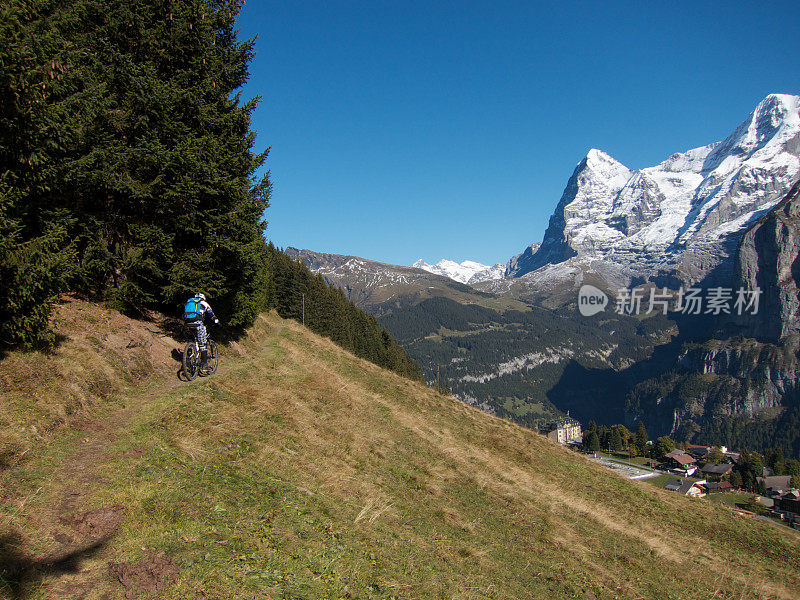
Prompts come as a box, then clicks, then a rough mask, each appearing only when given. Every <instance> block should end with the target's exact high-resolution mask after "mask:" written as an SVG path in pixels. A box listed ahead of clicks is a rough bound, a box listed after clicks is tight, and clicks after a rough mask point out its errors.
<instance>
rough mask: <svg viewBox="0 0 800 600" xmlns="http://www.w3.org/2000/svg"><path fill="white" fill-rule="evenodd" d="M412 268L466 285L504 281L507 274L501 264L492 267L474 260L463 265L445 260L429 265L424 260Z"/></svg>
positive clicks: (466, 261)
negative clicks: (494, 280) (496, 280)
mask: <svg viewBox="0 0 800 600" xmlns="http://www.w3.org/2000/svg"><path fill="white" fill-rule="evenodd" d="M411 266H412V267H414V268H416V269H422V270H423V271H428V273H434V274H436V275H443V276H444V277H449V278H450V279H454V280H455V281H459V282H461V283H466V284H473V283H480V282H482V281H491V280H493V279H502V278H503V276H504V275H505V272H506V266H505V265H502V264H500V263H497V264H495V265H493V266H491V267H490V266H488V265H482V264H481V263H478V262H475V261H472V260H465V261H464V262H462V263H457V262H455V261H453V260H447V259H445V258H443V259H442V260H440V261H439V262H438V263H436V264H435V265H429V264H428V263H426V262H425V261H424V260H422V259H420V260H418V261H417V262H415V263H414V264H413V265H411Z"/></svg>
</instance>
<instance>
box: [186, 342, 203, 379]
mask: <svg viewBox="0 0 800 600" xmlns="http://www.w3.org/2000/svg"><path fill="white" fill-rule="evenodd" d="M199 372H200V353H199V352H198V351H197V345H196V344H195V343H194V342H189V343H188V344H186V347H185V348H184V349H183V374H184V375H185V376H186V379H188V380H189V381H191V380H192V379H194V378H195V377H197V374H198V373H199Z"/></svg>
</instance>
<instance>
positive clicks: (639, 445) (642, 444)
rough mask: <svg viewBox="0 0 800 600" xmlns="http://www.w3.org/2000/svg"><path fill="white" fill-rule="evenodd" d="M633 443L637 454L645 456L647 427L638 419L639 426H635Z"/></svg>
mask: <svg viewBox="0 0 800 600" xmlns="http://www.w3.org/2000/svg"><path fill="white" fill-rule="evenodd" d="M634 443H635V445H636V452H637V453H638V454H639V456H645V455H646V453H647V429H645V426H644V423H643V422H642V421H639V426H638V427H637V428H636V436H635V438H634Z"/></svg>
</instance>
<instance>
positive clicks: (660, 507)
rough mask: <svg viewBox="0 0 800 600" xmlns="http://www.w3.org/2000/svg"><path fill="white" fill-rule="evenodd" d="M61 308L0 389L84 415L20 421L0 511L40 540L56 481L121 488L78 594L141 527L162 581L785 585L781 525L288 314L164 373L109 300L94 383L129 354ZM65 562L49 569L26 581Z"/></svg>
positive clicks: (785, 534) (383, 592) (756, 594)
mask: <svg viewBox="0 0 800 600" xmlns="http://www.w3.org/2000/svg"><path fill="white" fill-rule="evenodd" d="M69 310H71V311H72V312H71V313H69V314H71V315H72V317H70V318H71V319H72V320H69V319H65V321H64V324H65V327H66V329H65V331H66V332H67V333H68V336H69V337H68V340H67V341H66V342H65V343H64V344H63V345H62V349H61V350H60V351H59V352H60V353H58V354H56V355H55V356H54V357H42V356H39V355H14V356H12V357H11V358H10V359H7V361H4V362H3V363H0V381H2V382H3V384H2V385H4V386H6V387H5V388H4V389H5V390H7V391H8V390H11V391H13V392H14V393H15V394H20V393H21V390H23V389H24V390H25V392H24V393H27V394H31V393H33V392H36V393H38V394H39V400H37V401H28V402H27V403H26V402H25V401H24V399H23V400H20V397H21V396H19V395H18V396H16V397H15V398H12V399H11V400H8V399H7V398H6V397H4V401H3V402H2V410H3V411H5V412H3V413H1V414H2V415H6V416H5V417H3V418H8V419H12V420H13V419H16V421H15V423H16V424H20V423H22V422H23V420H24V419H25V418H28V417H25V415H26V414H27V413H26V410H32V411H33V413H32V414H33V416H31V417H30V419H31V420H32V422H41V419H42V418H54V417H52V415H53V414H56V415H58V411H57V408H56V407H58V406H64V405H65V403H67V402H69V401H70V398H73V397H76V395H80V394H83V395H84V396H83V398H85V401H84V403H83V404H82V405H81V408H80V411H82V412H81V415H82V416H81V419H83V420H84V421H86V422H88V423H94V424H97V425H98V426H99V427H100V429H99V430H98V431H91V430H88V431H80V432H77V433H76V432H75V431H74V428H73V429H68V428H64V427H60V428H58V427H57V428H56V429H53V430H52V431H51V432H49V433H45V434H44V435H45V436H46V438H47V439H48V441H49V443H48V444H47V445H44V444H41V443H39V444H32V443H31V442H30V439H29V438H27V437H25V436H27V435H28V434H24V435H22V434H20V435H21V437H20V439H19V440H18V443H20V444H23V445H24V444H26V443H27V444H29V445H28V448H29V449H30V451H29V452H28V453H27V455H26V459H25V460H24V461H21V462H17V463H16V464H15V466H14V468H13V469H12V470H11V471H10V473H13V475H14V477H16V478H17V480H16V482H15V481H14V480H13V479H11V478H6V479H5V480H4V481H5V484H6V486H7V491H6V493H5V498H6V505H5V508H4V510H3V515H4V517H5V519H6V523H7V526H8V527H11V528H12V529H13V530H15V531H17V532H20V533H21V535H22V537H23V538H24V539H25V540H26V542H25V543H26V544H27V547H28V548H35V549H36V551H38V552H46V551H48V548H52V545H53V541H52V538H49V537H48V535H49V533H48V527H49V525H48V523H51V522H53V521H55V520H57V518H56V517H57V512H56V513H53V508H52V507H54V506H58V505H59V502H62V501H63V498H64V497H65V496H66V497H69V493H70V490H71V489H76V488H79V489H80V490H82V491H81V493H82V494H83V495H82V496H81V498H80V500H81V502H82V503H84V505H85V506H86V507H98V506H107V505H122V506H125V507H126V508H127V512H126V521H125V522H124V523H123V525H122V527H121V528H120V530H119V531H118V532H117V533H116V535H115V537H114V538H113V540H112V541H111V542H110V543H109V545H108V546H107V547H105V548H104V549H103V551H102V552H101V553H99V554H98V555H96V556H93V557H87V558H86V559H85V561H84V563H83V564H84V565H85V567H86V568H88V569H89V571H87V573H90V574H91V573H94V575H93V576H94V577H96V579H95V580H93V581H94V584H95V587H94V588H93V589H94V590H96V591H93V592H91V593H88V595H87V596H86V598H87V600H91V599H92V598H100V597H101V594H102V593H106V592H108V593H117V592H118V591H119V590H118V589H117V591H115V588H114V582H113V581H109V580H108V579H107V577H106V576H105V575H103V573H105V571H104V565H105V564H106V563H107V562H109V561H115V562H119V561H122V560H127V561H129V562H135V561H138V560H140V559H141V558H142V556H143V554H142V553H143V551H142V550H141V548H148V549H149V550H148V551H163V552H166V553H167V554H168V555H169V556H170V557H172V558H174V560H175V562H176V564H177V565H178V566H179V567H180V569H181V574H182V577H183V581H182V583H181V584H180V585H172V586H171V587H169V589H167V590H166V591H163V592H160V593H159V594H160V595H159V597H160V598H176V599H177V598H181V599H183V598H194V597H203V596H205V597H220V598H221V597H225V598H266V597H272V598H275V599H277V598H345V597H351V598H356V597H359V598H386V599H389V598H392V597H394V598H437V597H442V598H530V597H548V598H574V597H578V598H580V597H584V598H591V597H592V595H593V596H595V597H597V598H676V599H677V598H680V599H683V598H707V597H714V598H782V599H783V598H785V599H789V598H796V597H799V596H800V575H798V573H799V572H800V568H799V567H800V550H799V549H798V544H797V541H798V537H797V536H796V535H794V533H793V532H791V531H788V530H787V531H781V530H778V529H775V528H773V527H770V526H768V525H767V524H764V523H760V522H756V521H749V520H743V519H741V518H739V517H737V516H736V515H733V514H731V513H730V512H729V511H726V510H724V509H722V508H719V507H716V506H713V505H712V504H710V503H705V502H693V501H690V500H688V499H685V498H681V497H677V496H675V495H671V494H668V493H666V492H663V491H661V490H658V489H654V488H652V487H651V486H646V485H645V484H638V483H632V482H629V481H626V480H623V479H621V478H620V477H618V476H617V475H615V474H613V473H610V472H607V471H605V470H604V469H602V468H601V467H599V466H598V465H595V464H594V463H591V462H589V461H587V460H585V459H583V458H582V457H580V456H577V455H575V454H573V453H571V452H569V451H567V450H564V449H562V448H560V447H558V446H556V445H554V444H552V443H550V442H549V441H548V440H546V439H545V438H542V437H540V436H538V435H536V434H533V433H531V432H530V431H527V430H524V429H522V428H520V427H517V426H515V425H513V424H511V423H509V422H506V421H503V420H500V419H497V418H494V417H491V416H489V415H486V414H483V413H480V412H478V411H476V410H474V409H472V408H470V407H468V406H465V405H463V404H461V403H459V402H457V401H455V400H453V399H451V398H447V397H443V396H440V395H437V394H435V393H433V392H432V391H431V390H429V389H427V388H425V387H424V386H421V385H419V384H416V383H413V382H410V381H407V380H404V379H402V378H400V377H397V376H395V375H393V374H391V373H388V372H385V371H382V370H380V369H378V368H377V367H375V366H374V365H371V364H370V363H367V362H366V361H363V360H360V359H357V358H354V357H353V356H351V355H349V354H347V353H345V352H344V351H342V350H341V349H340V348H338V347H337V346H335V345H334V344H333V343H331V342H330V341H328V340H325V339H322V338H319V337H317V336H314V335H312V334H310V333H309V332H308V331H307V330H305V329H304V328H302V327H301V326H300V325H298V324H297V323H294V322H287V321H282V320H281V319H279V318H278V317H276V316H275V315H265V316H263V317H261V318H260V319H259V320H258V322H257V324H256V325H255V327H254V328H253V329H252V331H251V332H250V335H249V336H248V339H246V340H245V341H244V342H242V343H241V345H239V346H237V347H236V348H235V349H226V351H225V353H224V354H223V361H222V365H221V368H220V371H219V372H218V374H217V375H216V376H214V377H212V378H208V379H201V380H198V381H195V382H193V383H191V384H187V385H184V384H181V385H178V384H177V382H176V380H175V379H174V373H171V370H172V368H173V365H170V364H169V360H170V359H169V351H170V350H171V348H172V347H175V346H174V345H173V346H170V343H172V344H174V342H170V341H169V340H162V341H163V347H159V346H157V344H161V343H162V341H158V340H157V339H156V338H155V337H154V336H153V334H148V333H147V332H146V331H145V330H144V328H145V326H143V325H142V324H137V323H134V322H128V321H127V320H125V319H124V317H121V316H119V315H115V314H110V313H109V314H108V315H106V317H105V318H107V319H108V320H109V321H110V322H111V323H112V324H113V323H116V325H114V326H113V329H114V331H127V332H129V334H130V335H131V336H132V337H131V339H139V340H140V341H142V342H145V343H149V344H151V345H150V346H149V348H150V352H151V353H152V356H151V357H150V358H148V359H147V361H146V362H145V363H143V364H146V365H150V366H149V367H148V368H147V369H144V370H143V371H142V373H143V375H142V376H141V377H139V376H138V375H137V376H135V377H127V378H126V379H124V380H122V381H120V380H119V379H113V377H112V378H111V380H110V383H109V385H110V386H112V387H111V388H109V390H110V391H108V392H107V394H106V395H105V396H103V395H99V394H95V393H94V392H91V391H88V388H87V387H86V386H85V385H84V380H85V378H86V376H87V375H89V378H90V379H91V378H92V377H94V378H95V379H98V378H100V379H101V378H102V377H103V376H104V375H103V374H106V375H108V369H107V367H108V365H112V366H113V367H114V368H112V369H111V374H112V375H113V373H115V372H119V370H124V369H128V368H132V366H134V365H135V364H138V363H137V361H139V362H141V361H142V360H143V358H144V355H143V354H140V355H139V358H138V359H137V358H136V352H137V350H136V347H135V346H134V347H132V348H130V347H129V343H128V342H124V339H120V338H118V337H114V336H112V335H106V334H107V333H109V331H108V330H106V329H105V328H106V327H110V326H109V325H108V322H109V321H106V322H105V323H106V324H105V325H104V321H103V320H102V319H99V320H98V321H95V322H93V323H91V324H90V325H89V324H86V321H85V320H84V324H81V319H80V315H81V314H84V315H86V314H88V315H90V316H91V317H92V318H96V319H97V318H98V315H97V314H95V313H96V311H99V310H100V309H97V308H96V307H94V308H92V307H90V306H86V307H83V308H80V309H79V308H78V307H76V306H72V307H71V308H69ZM140 334H141V335H142V337H141V338H137V337H136V336H137V335H140ZM104 336H105V337H104ZM89 337H93V338H95V339H97V340H100V344H99V346H98V344H97V343H94V342H92V341H89ZM123 338H124V336H123ZM145 347H146V346H141V348H145ZM128 353H133V354H134V356H128ZM159 357H160V358H159ZM165 357H166V358H167V359H168V360H166V361H165V360H164V358H165ZM48 361H49V364H51V365H53V367H52V369H51V371H50V373H49V374H48V375H47V376H46V377H45V378H44V379H41V377H42V375H41V373H40V371H39V365H40V364H41V363H42V362H48ZM117 365H119V369H117V368H116V366H117ZM82 377H83V379H81V378H82ZM45 382H47V383H46V385H47V386H49V389H50V390H52V393H51V394H50V395H49V396H48V397H47V398H46V399H45V398H43V397H42V396H43V394H42V393H41V391H42V387H41V386H42V385H45ZM76 386H77V390H76V389H75V387H76ZM40 402H41V404H40ZM123 405H124V408H123ZM34 409H35V410H34ZM43 416H44V417H43ZM37 419H38V420H37ZM55 419H56V420H57V419H58V417H57V416H56V417H55ZM71 419H72V418H71V417H65V419H64V422H70V423H73V422H74V420H71ZM69 432H72V435H67V433H69ZM31 435H32V434H31ZM40 435H41V434H40ZM84 436H86V437H84ZM84 440H88V441H84ZM59 472H60V473H65V474H67V475H68V477H67V478H68V479H73V480H74V481H63V480H58V479H57V478H54V477H53V474H54V473H59ZM92 474H94V475H93V476H96V479H95V480H93V483H92V481H91V480H90V479H87V477H90V476H92ZM37 490H38V491H37ZM31 551H33V550H31ZM85 578H90V579H91V577H90V575H85V577H84V579H85ZM78 581H80V578H79V580H78ZM62 584H63V580H62V577H61V576H58V575H53V576H52V577H50V578H45V579H44V580H43V581H42V582H41V586H40V587H39V588H36V589H39V590H41V591H40V592H37V593H39V594H40V595H39V596H36V595H35V594H32V595H31V599H32V600H33V599H34V598H45V597H47V595H46V594H47V593H49V592H48V590H52V589H56V588H57V586H58V585H62Z"/></svg>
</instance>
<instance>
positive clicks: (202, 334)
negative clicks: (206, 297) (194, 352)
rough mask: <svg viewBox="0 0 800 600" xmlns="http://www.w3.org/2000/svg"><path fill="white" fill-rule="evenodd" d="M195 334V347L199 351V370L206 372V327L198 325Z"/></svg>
mask: <svg viewBox="0 0 800 600" xmlns="http://www.w3.org/2000/svg"><path fill="white" fill-rule="evenodd" d="M195 333H196V335H197V347H198V348H199V349H200V370H201V371H206V370H208V346H207V345H206V343H207V342H208V332H207V331H206V326H205V325H203V324H202V323H200V324H199V325H198V326H197V327H196V328H195Z"/></svg>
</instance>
